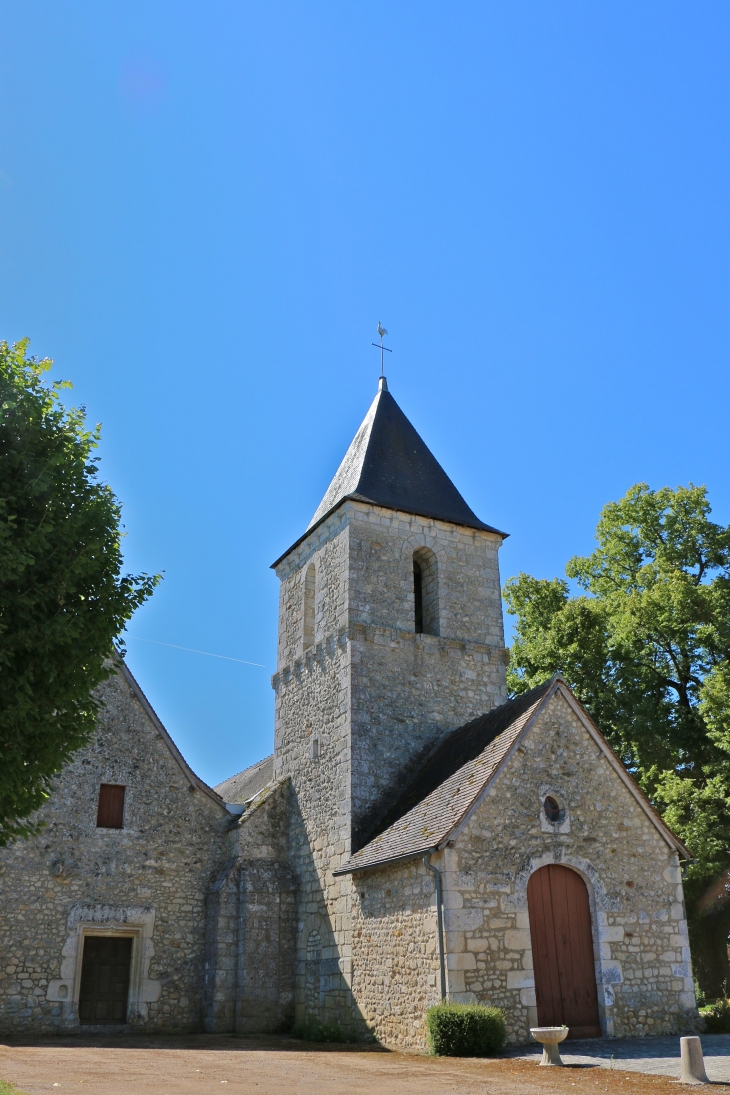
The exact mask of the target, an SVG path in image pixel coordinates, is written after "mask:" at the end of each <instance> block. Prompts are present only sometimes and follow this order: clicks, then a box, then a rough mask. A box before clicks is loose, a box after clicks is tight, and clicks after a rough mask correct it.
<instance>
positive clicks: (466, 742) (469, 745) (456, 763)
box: [334, 673, 692, 874]
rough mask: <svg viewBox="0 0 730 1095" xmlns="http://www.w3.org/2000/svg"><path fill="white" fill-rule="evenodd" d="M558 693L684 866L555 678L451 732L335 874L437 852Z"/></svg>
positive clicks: (669, 835) (667, 832) (677, 843)
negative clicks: (374, 833)
mask: <svg viewBox="0 0 730 1095" xmlns="http://www.w3.org/2000/svg"><path fill="white" fill-rule="evenodd" d="M558 692H559V693H560V694H561V695H562V696H563V698H564V699H565V700H566V701H567V702H568V704H569V705H570V706H571V707H572V708H573V710H574V712H575V713H576V715H578V717H579V718H580V719H581V721H582V722H583V725H584V726H585V728H586V730H587V731H588V733H589V734H590V735H591V737H592V738H593V740H594V741H595V742H596V744H597V745H598V747H599V749H600V750H601V752H602V753H603V755H604V756H605V758H606V760H607V761H608V763H609V764H610V765H611V767H612V768H613V770H614V772H615V773H616V775H617V776H618V778H619V779H620V780H621V781H622V782H623V784H624V786H625V787H626V788H627V789H628V790H629V792H630V793H631V794H632V795H633V796H634V798H635V799H636V801H637V803H638V804H639V805H640V806H641V808H642V810H644V812H645V813H646V815H647V817H648V818H649V819H650V820H651V821H652V822H653V824H654V825H655V826H656V828H657V829H658V830H659V832H660V833H661V834H662V836H663V837H664V839H665V840H666V841H667V842H668V844H669V845H670V846H671V847H673V848H674V849H675V850H676V851H677V852H678V853H679V855H680V856H681V857H682V858H684V859H691V858H692V855H691V853H690V852H689V851H688V849H687V848H686V847H685V846H684V844H683V843H682V841H681V840H680V839H679V837H678V836H676V835H675V833H673V832H672V830H671V829H670V828H669V827H668V826H667V824H666V823H665V822H664V820H663V819H662V818H661V817H660V815H659V814H658V813H657V812H656V810H655V809H654V807H653V806H652V804H651V803H650V802H649V799H648V798H647V797H646V795H645V794H644V792H643V791H642V790H641V788H640V787H639V786H638V784H636V783H635V781H634V780H633V779H632V778H631V776H630V775H629V774H628V772H627V771H626V769H625V768H624V766H623V764H622V763H621V761H620V760H619V759H618V757H617V756H616V754H615V753H614V751H613V749H612V748H611V746H610V745H609V744H608V742H607V741H606V739H605V738H604V737H603V735H602V734H601V732H600V730H599V729H598V727H597V726H596V724H595V723H594V722H593V720H592V718H591V717H590V715H589V714H588V712H587V711H586V710H585V708H584V707H583V706H582V704H581V703H580V702H579V701H578V700H577V699H576V698H575V696H574V695H573V693H572V692H571V690H570V688H569V687H568V685H567V684H566V683H565V681H564V680H563V677H562V676H561V674H560V673H556V674H555V676H554V677H553V679H552V680H551V681H548V682H547V683H546V684H542V685H540V686H539V688H533V689H532V691H531V692H525V694H524V695H523V696H518V697H517V698H516V699H514V700H510V701H509V702H508V703H505V704H502V706H501V707H496V708H495V709H494V710H493V711H490V712H489V713H488V714H486V715H482V716H481V717H480V718H478V719H474V720H473V721H472V722H469V723H467V724H466V726H462V727H460V728H459V729H458V730H453V731H452V732H451V733H450V734H449V735H448V737H446V738H445V740H444V741H443V742H442V743H441V744H440V745H439V746H438V747H437V749H436V750H435V751H434V752H433V753H432V754H431V756H430V757H428V758H427V759H426V761H425V762H424V764H423V765H422V766H421V767H420V769H419V770H418V772H417V773H416V775H415V777H414V779H413V780H412V781H411V783H410V784H409V786H408V787H407V788H406V790H405V791H404V793H403V794H402V795H401V797H400V798H399V799H398V801H397V802H396V804H395V806H394V807H393V808H392V809H391V810H390V811H389V812H388V814H387V816H386V817H385V818H383V821H382V823H381V827H380V828H381V831H380V833H379V835H378V836H376V837H374V838H373V839H372V840H370V841H369V842H368V843H367V844H366V845H365V847H364V848H361V849H360V850H359V851H358V852H355V854H354V855H352V856H350V858H349V860H348V861H347V862H346V863H344V864H343V865H342V866H341V867H339V868H338V869H337V870H336V871H334V874H348V873H349V872H351V871H360V870H364V869H365V868H368V867H378V866H381V865H383V864H386V863H393V862H394V861H397V860H400V859H408V858H411V857H412V856H417V855H423V854H425V853H426V852H431V851H434V850H435V849H436V848H443V847H444V846H445V844H446V843H447V842H448V841H449V840H450V839H452V837H454V836H455V835H456V834H457V833H458V831H460V828H461V826H462V825H463V824H464V823H465V822H466V820H467V819H468V817H469V815H470V812H471V811H472V809H474V808H475V807H476V806H477V805H478V804H479V802H480V801H481V794H482V792H483V791H484V790H485V789H486V788H487V786H488V785H489V783H490V781H491V780H492V779H493V778H494V777H495V776H496V775H497V773H498V772H499V769H500V768H501V766H502V764H503V763H504V762H505V760H506V759H507V758H508V756H509V755H510V754H511V751H512V749H513V747H515V746H516V745H517V743H518V742H519V739H520V737H521V736H522V733H523V731H526V730H527V729H528V727H529V725H530V724H531V723H532V722H533V720H534V718H535V717H536V716H537V714H538V713H539V711H540V709H541V708H542V707H543V705H544V704H546V703H547V702H548V701H549V700H550V699H551V698H552V697H553V696H554V695H555V694H556V693H558Z"/></svg>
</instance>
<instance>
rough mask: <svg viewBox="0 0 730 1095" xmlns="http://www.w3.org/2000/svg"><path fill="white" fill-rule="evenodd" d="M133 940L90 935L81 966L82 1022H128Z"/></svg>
mask: <svg viewBox="0 0 730 1095" xmlns="http://www.w3.org/2000/svg"><path fill="white" fill-rule="evenodd" d="M131 960H132V940H131V939H120V938H114V937H113V936H101V935H87V936H86V938H85V939H84V956H83V961H82V964H81V994H80V996H79V1019H80V1020H81V1022H82V1023H126V1021H127V997H128V995H129V967H130V964H131Z"/></svg>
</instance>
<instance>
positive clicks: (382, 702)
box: [272, 502, 506, 1023]
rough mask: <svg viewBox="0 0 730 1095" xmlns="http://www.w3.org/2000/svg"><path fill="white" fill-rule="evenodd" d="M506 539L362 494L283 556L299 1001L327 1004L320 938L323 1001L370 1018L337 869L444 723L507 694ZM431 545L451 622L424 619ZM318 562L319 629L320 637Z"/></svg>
mask: <svg viewBox="0 0 730 1095" xmlns="http://www.w3.org/2000/svg"><path fill="white" fill-rule="evenodd" d="M499 543H500V538H499V537H496V536H493V535H491V534H487V533H480V532H474V531H472V530H468V529H461V528H457V527H456V526H452V525H447V524H445V523H443V522H434V521H431V520H428V519H426V518H419V517H413V516H411V515H407V514H401V513H395V512H393V511H391V510H387V509H383V508H381V507H377V506H369V505H365V504H363V503H358V502H349V503H346V504H344V505H343V506H341V507H340V509H339V510H338V511H337V512H336V513H335V514H333V515H332V517H330V518H329V519H328V520H327V521H325V522H323V524H322V525H321V526H319V527H318V528H317V529H315V530H313V532H312V533H311V534H310V536H309V537H307V538H306V539H305V540H304V541H303V542H302V543H301V544H300V545H299V546H298V547H297V548H296V549H295V550H294V551H292V552H291V553H290V554H289V555H288V556H287V557H286V558H285V559H284V560H283V561H282V562H281V563H280V564H279V566H278V567H277V574H278V576H279V578H280V580H281V592H280V616H279V654H278V665H277V672H276V674H275V675H274V678H273V681H272V683H273V686H274V688H275V691H276V701H275V762H274V765H275V768H274V770H275V776H276V778H283V777H285V776H288V777H289V778H290V779H291V787H292V798H291V807H292V809H291V825H290V849H289V851H290V864H291V867H292V870H293V871H294V873H295V876H296V879H297V888H298V902H299V906H298V933H299V939H298V951H297V954H298V958H297V978H298V981H297V984H298V986H299V987H298V989H297V1006H298V1008H299V1009H300V1011H301V1010H302V1008H304V1009H305V1010H306V1007H309V1009H310V1010H311V1009H312V1008H314V1009H315V1011H317V1010H318V1009H319V1007H320V1005H319V1004H316V1005H315V1003H313V1001H314V999H315V996H314V994H313V991H310V993H309V997H308V999H309V1001H310V1002H309V1004H307V1005H306V1007H305V995H306V994H305V990H304V988H303V987H302V986H304V984H305V982H306V976H307V975H306V974H305V966H306V962H307V958H306V954H307V948H308V947H309V949H310V951H313V952H316V953H318V954H319V955H320V957H318V958H316V959H311V957H310V960H309V961H310V962H311V961H315V960H316V961H317V962H320V963H325V964H327V963H329V965H328V966H326V969H325V966H320V967H318V968H320V970H321V971H324V972H321V978H323V979H324V980H322V981H321V984H322V985H324V984H325V983H326V984H327V986H328V987H327V990H326V991H324V989H323V990H322V993H321V1006H322V1007H325V1006H326V1007H327V1008H329V1009H332V1008H334V1010H335V1012H336V1014H337V1015H338V1016H339V1017H340V1021H342V1022H345V1023H353V1022H355V1021H356V1019H357V1008H356V1007H355V1005H354V1003H353V999H352V994H351V977H352V957H351V954H352V935H351V931H352V903H353V900H354V897H353V891H352V887H351V883H350V881H349V880H348V879H346V878H343V879H337V880H335V879H334V878H333V876H332V871H333V870H335V869H336V868H337V867H339V866H340V865H341V864H342V863H343V862H344V860H345V859H346V858H347V857H348V856H349V854H350V852H351V849H352V848H353V847H357V846H359V843H360V842H361V840H362V839H363V836H364V834H365V832H366V831H367V829H368V827H369V825H370V823H371V820H372V818H373V816H375V815H376V814H377V813H378V812H379V811H381V810H382V806H383V802H384V801H385V800H387V798H388V796H390V795H392V793H393V790H394V788H396V787H399V786H400V785H401V784H402V780H403V779H404V778H407V776H408V774H409V772H410V771H411V770H412V767H413V765H414V764H415V763H417V762H418V761H419V760H420V758H421V757H422V756H423V755H424V753H426V752H427V751H428V750H429V749H430V748H432V747H433V745H434V744H435V743H436V742H437V741H438V740H439V739H440V738H441V737H442V735H443V734H444V733H445V731H447V730H449V729H451V728H453V727H455V726H459V725H461V724H462V723H463V722H466V721H467V720H468V719H469V718H471V717H474V716H476V715H478V714H482V713H483V712H484V711H486V710H489V709H490V708H491V707H493V706H494V705H495V704H496V703H501V702H503V700H504V699H505V698H506V693H505V660H506V659H505V653H506V652H505V649H504V637H503V631H502V616H501V601H500V592H499V589H500V587H499V571H498V566H497V549H498V547H499ZM422 548H428V549H429V550H430V551H432V552H433V553H434V556H435V558H436V566H437V568H438V589H439V631H440V634H439V635H438V636H430V635H428V636H427V635H416V634H415V630H414V629H415V619H414V600H413V553H414V551H416V550H419V549H422ZM312 567H313V568H314V572H315V580H314V590H315V593H314V604H315V608H314V629H313V634H314V644H313V646H309V647H307V646H306V645H305V643H306V642H308V641H309V636H310V634H311V627H310V625H309V624H307V626H306V627H305V615H306V607H305V606H306V604H307V603H308V597H310V596H311V574H312V570H311V568H312ZM313 925H314V926H313ZM318 940H319V943H318V942H317V941H318ZM318 999H319V997H318ZM325 1002H326V1003H325ZM353 1009H354V1010H353Z"/></svg>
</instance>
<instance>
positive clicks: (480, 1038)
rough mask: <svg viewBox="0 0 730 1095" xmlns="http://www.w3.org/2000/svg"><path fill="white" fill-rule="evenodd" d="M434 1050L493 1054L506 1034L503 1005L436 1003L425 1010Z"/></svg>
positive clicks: (447, 1053)
mask: <svg viewBox="0 0 730 1095" xmlns="http://www.w3.org/2000/svg"><path fill="white" fill-rule="evenodd" d="M426 1029H427V1030H428V1043H429V1047H430V1049H431V1052H432V1053H434V1054H436V1056H437V1057H491V1056H493V1055H494V1054H495V1053H499V1051H500V1049H501V1048H502V1046H503V1045H504V1042H505V1038H506V1036H507V1033H506V1030H505V1025H504V1012H503V1011H502V1009H501V1008H485V1007H482V1006H481V1005H480V1004H436V1006H435V1007H432V1008H429V1009H428V1011H427V1012H426Z"/></svg>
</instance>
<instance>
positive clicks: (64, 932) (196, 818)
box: [0, 674, 230, 1033]
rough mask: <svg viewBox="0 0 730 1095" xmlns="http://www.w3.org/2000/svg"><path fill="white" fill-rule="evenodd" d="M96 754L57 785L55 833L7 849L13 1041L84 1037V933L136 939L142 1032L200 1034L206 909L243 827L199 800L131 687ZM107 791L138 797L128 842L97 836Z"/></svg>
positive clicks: (114, 696)
mask: <svg viewBox="0 0 730 1095" xmlns="http://www.w3.org/2000/svg"><path fill="white" fill-rule="evenodd" d="M101 694H102V698H103V700H104V703H105V705H106V706H105V708H104V710H103V712H102V715H101V718H100V721H99V726H98V730H97V732H96V734H95V737H94V739H93V740H92V742H91V744H90V745H89V746H88V747H87V748H85V749H82V750H80V751H79V752H78V753H77V754H76V755H75V757H74V759H73V761H72V762H71V763H70V764H69V765H68V766H67V767H66V768H64V769H63V771H62V772H61V773H60V775H59V776H58V778H57V779H56V781H55V790H54V792H53V794H52V795H51V797H50V798H49V800H48V802H47V804H46V805H45V806H44V807H43V810H42V811H41V816H42V818H43V819H44V821H45V822H46V827H45V829H44V830H43V831H42V832H41V834H40V835H39V836H38V837H36V838H34V839H33V840H29V841H17V842H15V843H14V844H12V845H11V846H10V847H8V848H5V849H2V850H0V1030H2V1031H6V1032H10V1031H13V1030H16V1031H17V1030H22V1031H23V1032H24V1033H28V1032H31V1031H32V1032H51V1031H61V1030H72V1029H75V1028H76V1027H77V1026H78V1009H77V1000H78V982H79V976H80V965H81V952H82V943H83V936H84V933H87V932H95V933H99V932H100V933H116V932H120V933H122V934H131V935H132V936H133V969H132V985H131V991H130V1025H131V1026H133V1027H142V1028H144V1029H151V1030H152V1029H153V1030H186V1029H195V1028H199V1027H200V1024H201V1022H202V1005H201V1001H202V975H203V951H204V942H205V911H206V899H207V894H208V889H209V886H210V882H211V879H212V878H213V877H215V875H216V873H217V872H218V871H219V869H220V865H221V864H222V863H223V862H224V861H225V859H226V855H227V844H226V841H227V837H226V833H227V830H228V826H229V823H230V816H229V815H228V814H227V813H226V811H225V809H224V808H223V806H222V805H221V804H220V803H217V802H215V801H214V800H213V799H211V798H210V797H209V796H208V795H207V794H206V793H204V792H203V791H202V790H201V789H199V788H198V789H195V790H193V789H192V786H191V783H190V782H189V780H188V778H187V777H186V775H185V773H184V771H183V770H182V769H181V767H180V766H179V765H178V763H177V762H176V761H175V759H174V757H173V755H172V754H171V752H170V751H169V749H168V747H167V745H166V744H165V743H164V741H163V739H162V737H161V735H160V733H159V732H158V730H157V729H156V726H155V724H154V722H152V721H150V717H149V715H148V713H147V711H146V709H145V708H144V706H143V704H142V702H141V700H140V699H139V697H138V696H136V695H135V693H134V689H133V686H132V685H131V684H130V683H129V681H128V680H127V679H125V678H124V677H122V676H121V675H120V674H117V675H115V676H114V677H112V678H111V679H110V680H109V681H107V682H106V683H105V684H104V685H103V686H102V689H101ZM101 783H119V784H124V785H125V786H126V788H127V790H126V802H125V819H124V828H123V829H118V830H117V829H97V828H96V812H97V802H98V794H99V786H100V784H101Z"/></svg>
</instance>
